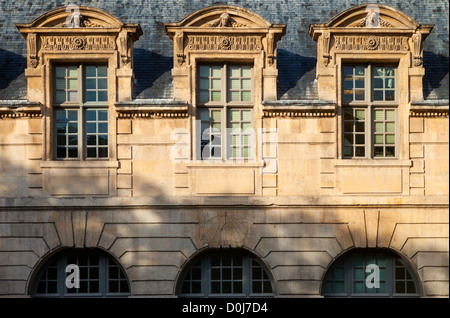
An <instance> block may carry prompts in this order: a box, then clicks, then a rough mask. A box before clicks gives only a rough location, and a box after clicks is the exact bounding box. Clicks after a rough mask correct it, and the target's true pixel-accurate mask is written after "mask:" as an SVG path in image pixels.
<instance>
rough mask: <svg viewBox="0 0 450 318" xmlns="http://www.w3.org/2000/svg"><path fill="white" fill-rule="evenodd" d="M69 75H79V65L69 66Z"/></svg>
mask: <svg viewBox="0 0 450 318" xmlns="http://www.w3.org/2000/svg"><path fill="white" fill-rule="evenodd" d="M67 76H68V77H77V76H78V67H77V66H69V67H68V68H67Z"/></svg>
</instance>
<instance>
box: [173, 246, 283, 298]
mask: <svg viewBox="0 0 450 318" xmlns="http://www.w3.org/2000/svg"><path fill="white" fill-rule="evenodd" d="M176 294H177V295H178V296H180V297H273V296H274V295H275V286H274V283H273V278H272V275H271V274H270V272H269V271H268V269H267V267H266V266H265V264H264V263H263V262H262V261H261V260H260V259H259V258H258V257H256V256H255V255H253V254H251V253H249V252H247V251H245V250H243V249H211V250H209V251H206V252H204V253H201V254H200V255H198V256H197V257H195V258H193V259H192V260H191V261H190V262H189V264H188V265H187V266H186V267H185V269H184V270H183V272H182V273H181V275H180V278H179V281H178V284H177V289H176Z"/></svg>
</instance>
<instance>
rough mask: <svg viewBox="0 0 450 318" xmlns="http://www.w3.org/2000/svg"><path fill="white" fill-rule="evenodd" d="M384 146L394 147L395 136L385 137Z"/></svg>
mask: <svg viewBox="0 0 450 318" xmlns="http://www.w3.org/2000/svg"><path fill="white" fill-rule="evenodd" d="M386 144H387V145H394V144H395V135H386Z"/></svg>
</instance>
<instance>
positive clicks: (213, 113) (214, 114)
mask: <svg viewBox="0 0 450 318" xmlns="http://www.w3.org/2000/svg"><path fill="white" fill-rule="evenodd" d="M211 118H212V119H213V121H221V119H222V111H221V110H213V111H211Z"/></svg>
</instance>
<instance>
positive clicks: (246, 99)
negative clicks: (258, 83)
mask: <svg viewBox="0 0 450 318" xmlns="http://www.w3.org/2000/svg"><path fill="white" fill-rule="evenodd" d="M241 95H242V101H243V102H251V101H252V94H251V92H247V91H244V92H241Z"/></svg>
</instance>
